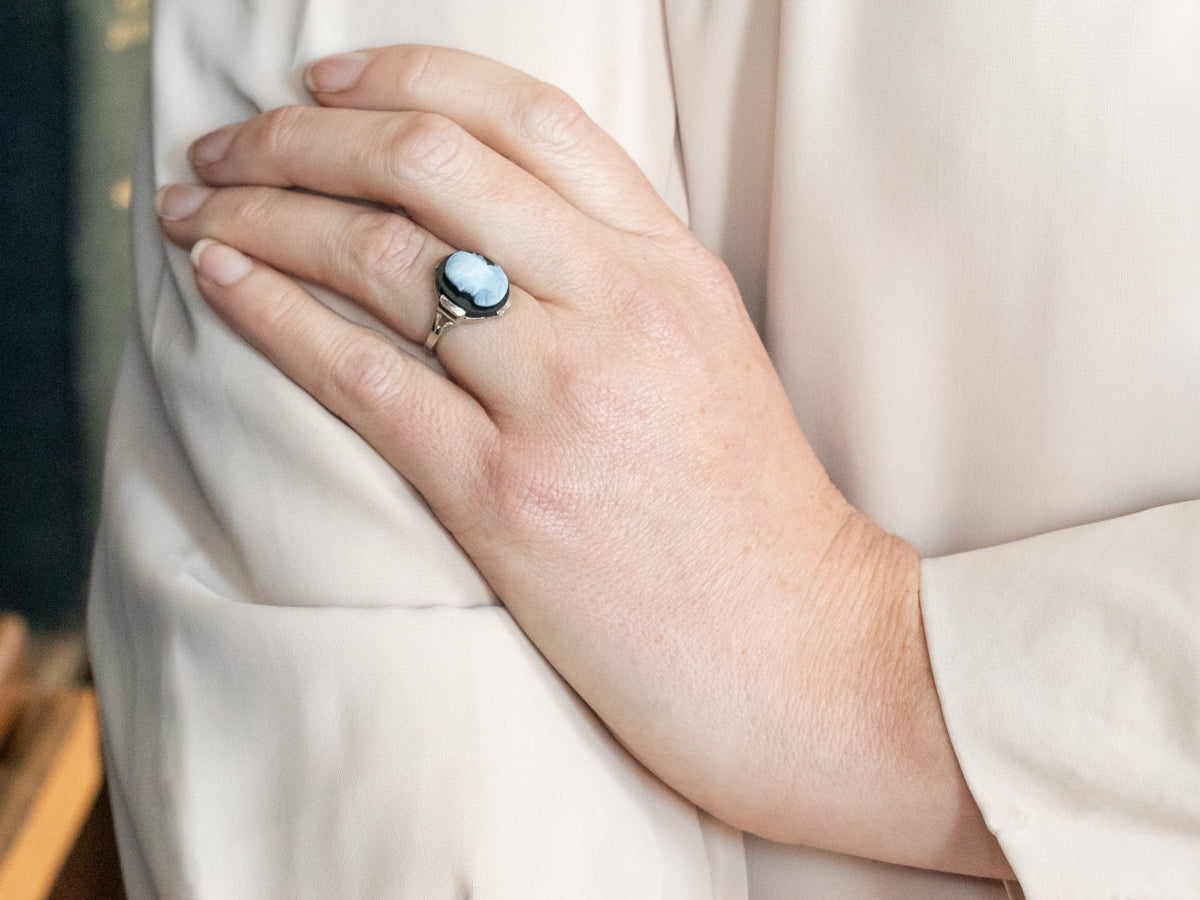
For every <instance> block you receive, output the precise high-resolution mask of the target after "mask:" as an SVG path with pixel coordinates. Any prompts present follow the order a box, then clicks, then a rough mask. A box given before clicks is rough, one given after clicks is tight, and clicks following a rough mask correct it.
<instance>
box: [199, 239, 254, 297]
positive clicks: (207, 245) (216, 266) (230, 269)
mask: <svg viewBox="0 0 1200 900" xmlns="http://www.w3.org/2000/svg"><path fill="white" fill-rule="evenodd" d="M192 265H193V266H195V267H196V271H197V272H198V273H199V274H200V275H201V277H203V278H208V279H210V280H212V281H215V282H216V283H217V284H219V285H221V286H222V287H225V286H227V285H231V284H233V283H234V282H235V281H238V280H239V279H241V278H244V277H245V276H246V275H247V274H248V273H249V272H250V266H251V265H252V264H251V262H250V259H249V258H248V257H246V256H243V255H242V254H241V253H238V251H236V250H234V249H233V248H232V247H227V246H225V245H224V244H218V243H217V242H216V241H214V240H211V239H209V238H203V239H202V240H199V241H196V246H194V247H192Z"/></svg>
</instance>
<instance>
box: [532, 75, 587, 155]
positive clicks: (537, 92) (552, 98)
mask: <svg viewBox="0 0 1200 900" xmlns="http://www.w3.org/2000/svg"><path fill="white" fill-rule="evenodd" d="M516 104H517V107H518V111H517V113H516V116H515V119H516V122H517V125H518V128H519V129H520V132H521V135H522V136H523V137H524V138H526V139H527V140H529V141H532V142H534V143H537V144H548V145H552V146H557V147H573V146H575V145H577V144H579V143H581V142H582V140H583V138H584V137H585V135H586V134H587V133H588V132H589V131H590V129H591V125H592V121H591V119H590V118H588V115H587V113H585V112H584V111H583V107H582V106H580V105H579V104H578V103H577V102H575V100H574V99H573V98H572V97H571V95H570V94H568V93H567V92H566V91H564V90H562V89H561V88H558V87H555V86H554V85H552V84H547V83H546V82H542V81H539V82H536V83H534V84H532V85H529V86H528V87H526V88H525V89H524V90H522V91H519V92H518V94H517V98H516Z"/></svg>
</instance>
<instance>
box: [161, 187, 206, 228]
mask: <svg viewBox="0 0 1200 900" xmlns="http://www.w3.org/2000/svg"><path fill="white" fill-rule="evenodd" d="M212 192H213V189H212V188H208V187H203V186H201V185H198V184H168V185H166V186H165V187H160V188H159V189H158V192H157V193H155V195H154V208H155V209H156V210H158V217H159V218H160V219H162V220H164V221H166V222H176V221H178V220H179V219H186V218H187V217H188V216H190V215H191V214H192V213H194V212H195V211H196V210H198V209H199V208H200V207H201V205H202V204H203V203H204V201H205V200H207V199H208V198H209V197H210V196H212Z"/></svg>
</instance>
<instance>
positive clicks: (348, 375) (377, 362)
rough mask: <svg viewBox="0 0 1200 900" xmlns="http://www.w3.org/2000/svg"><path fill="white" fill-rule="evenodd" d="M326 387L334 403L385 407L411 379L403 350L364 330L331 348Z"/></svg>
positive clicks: (377, 408) (371, 408)
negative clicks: (364, 332) (403, 358)
mask: <svg viewBox="0 0 1200 900" xmlns="http://www.w3.org/2000/svg"><path fill="white" fill-rule="evenodd" d="M327 371H328V377H327V381H328V384H327V388H328V391H329V395H330V397H331V398H332V400H333V402H334V404H335V406H341V405H342V404H344V403H350V404H352V405H354V406H358V407H364V408H366V409H368V410H386V409H387V408H389V407H390V406H391V405H392V403H393V402H394V400H395V398H396V397H397V396H399V395H400V394H402V393H403V391H404V386H405V384H406V383H407V381H408V377H407V370H406V367H405V365H404V361H403V360H402V359H401V358H400V354H399V353H397V352H396V350H395V349H394V348H393V347H392V346H391V344H389V343H388V342H387V341H386V340H384V339H383V338H382V337H381V336H379V335H376V334H361V335H356V336H355V337H354V338H351V339H348V340H346V341H343V342H342V343H341V344H340V345H339V346H338V347H336V348H334V349H332V350H331V351H330V354H329V361H328V367H327Z"/></svg>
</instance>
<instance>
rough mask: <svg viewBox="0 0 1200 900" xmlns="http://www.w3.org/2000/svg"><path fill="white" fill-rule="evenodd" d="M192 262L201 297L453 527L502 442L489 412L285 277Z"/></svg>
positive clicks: (212, 250) (255, 268)
mask: <svg viewBox="0 0 1200 900" xmlns="http://www.w3.org/2000/svg"><path fill="white" fill-rule="evenodd" d="M192 256H193V262H194V264H195V267H196V282H197V284H198V285H199V287H200V290H201V291H202V292H203V293H204V296H205V298H206V299H207V300H208V302H209V303H210V304H211V305H212V307H213V308H214V309H215V310H216V311H217V313H218V314H219V315H220V316H221V317H222V318H223V319H224V320H225V321H226V322H227V323H228V324H229V325H230V327H231V328H233V330H234V331H236V332H238V333H239V334H240V335H241V336H242V337H243V338H244V339H245V340H247V341H248V342H249V343H250V344H251V345H253V346H254V347H255V348H257V349H258V350H259V351H260V352H261V353H262V354H263V355H264V356H266V357H267V359H268V360H270V362H271V363H272V364H273V365H275V366H276V367H277V368H279V369H280V370H281V371H282V372H283V373H284V374H285V375H287V376H288V377H289V378H290V379H291V380H292V381H294V382H295V383H296V384H298V385H299V386H300V387H301V388H303V389H304V390H305V391H307V392H308V393H309V394H311V395H312V396H313V397H314V398H315V399H316V400H317V401H318V402H320V403H321V404H322V405H323V406H325V407H326V408H327V409H328V410H329V411H330V412H332V413H333V414H334V415H336V416H338V417H339V418H341V419H342V420H343V421H345V422H346V423H347V424H348V425H349V426H350V427H351V428H353V429H354V430H355V431H357V432H358V433H359V434H361V435H362V436H363V437H364V438H365V439H366V440H367V442H368V443H370V444H371V446H373V447H374V448H375V449H376V450H377V451H378V452H379V453H380V455H381V456H383V457H384V458H385V459H387V460H388V462H389V463H391V465H392V466H394V467H395V468H396V469H398V470H399V471H401V472H403V473H404V474H405V476H406V477H407V478H408V479H409V480H410V481H411V482H412V483H413V485H414V487H416V488H417V490H419V491H421V493H422V494H423V495H424V496H425V497H426V499H427V500H428V501H429V503H430V504H431V505H432V506H433V507H434V508H435V510H437V511H438V515H439V517H444V516H448V517H449V518H443V521H446V522H447V525H450V523H451V522H453V516H454V510H456V509H461V508H463V506H464V503H466V502H467V501H468V500H469V498H468V497H467V492H468V491H469V490H470V485H473V484H477V483H478V472H479V471H480V469H479V467H480V466H481V465H482V461H483V460H484V458H485V455H486V453H487V448H488V446H489V443H490V442H491V440H492V439H493V436H494V433H495V431H494V428H493V426H492V424H491V422H490V420H489V419H488V416H487V414H486V413H485V412H484V410H483V409H482V408H481V407H480V406H479V405H478V404H477V403H476V402H475V401H474V400H473V399H472V398H471V397H470V396H469V395H468V394H467V393H465V392H464V391H463V390H462V389H460V388H458V387H457V386H455V385H454V384H452V383H451V382H449V381H447V380H446V379H444V378H441V377H439V376H438V375H437V374H436V373H435V372H433V371H432V370H430V369H428V368H427V367H426V366H423V365H421V364H420V362H418V361H417V360H414V359H412V358H410V357H409V356H408V355H407V354H405V353H402V352H400V351H399V350H397V349H396V348H395V347H394V346H392V345H391V344H390V343H389V342H388V341H387V340H386V339H385V338H383V337H382V336H381V335H379V334H377V333H375V332H373V331H370V330H368V329H365V328H362V327H360V326H357V325H354V324H352V323H350V322H347V321H346V320H345V319H342V318H341V317H340V316H338V315H337V314H336V313H334V312H332V311H331V310H329V309H328V308H326V307H325V306H324V305H322V304H321V303H319V302H317V301H316V300H314V299H313V298H312V297H310V296H309V295H308V294H307V293H305V292H304V291H303V290H301V289H300V287H298V286H297V285H296V284H295V283H294V282H293V281H291V279H289V278H287V277H285V276H284V275H282V274H280V273H279V272H276V271H274V270H273V269H270V268H268V267H266V266H264V265H262V264H260V263H256V262H254V261H253V260H251V259H249V258H248V257H246V256H244V255H242V254H241V253H239V252H238V251H236V250H233V249H232V248H230V247H227V246H225V245H223V244H218V243H214V242H212V241H201V242H200V243H198V244H197V245H196V246H195V247H194V248H193V251H192ZM451 527H453V526H452V525H451Z"/></svg>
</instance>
